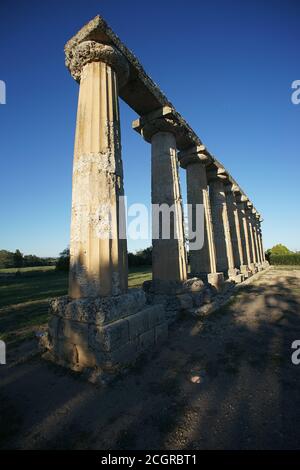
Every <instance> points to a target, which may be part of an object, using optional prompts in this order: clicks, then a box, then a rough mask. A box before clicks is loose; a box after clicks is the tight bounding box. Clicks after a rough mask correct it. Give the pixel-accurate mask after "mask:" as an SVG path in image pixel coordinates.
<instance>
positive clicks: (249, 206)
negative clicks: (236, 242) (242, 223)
mask: <svg viewBox="0 0 300 470" xmlns="http://www.w3.org/2000/svg"><path fill="white" fill-rule="evenodd" d="M252 207H253V206H252V203H251V202H250V201H249V200H248V201H247V202H246V204H245V214H246V220H247V227H248V234H249V235H248V238H249V248H250V260H251V262H250V265H249V267H250V269H251V271H252V273H256V272H257V271H258V269H257V257H256V249H255V240H254V232H253V225H252Z"/></svg>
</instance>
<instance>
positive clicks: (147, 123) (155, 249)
mask: <svg viewBox="0 0 300 470" xmlns="http://www.w3.org/2000/svg"><path fill="white" fill-rule="evenodd" d="M133 127H134V129H135V130H137V131H138V132H140V133H141V134H142V136H143V137H144V139H145V140H146V141H147V142H150V143H151V200H152V237H153V240H152V274H153V280H154V281H156V280H158V281H184V280H186V279H187V266H186V253H185V240H184V229H183V210H182V199H181V191H180V184H179V175H178V161H177V153H176V135H177V133H178V132H180V128H178V124H177V122H176V120H175V119H174V118H173V116H172V112H171V111H170V108H168V107H165V108H162V109H160V110H158V111H155V112H153V113H150V114H148V115H147V116H143V117H141V118H140V119H138V120H137V121H135V122H134V123H133ZM179 127H180V126H179ZM159 212H161V216H160V217H159ZM164 231H166V233H165V234H164ZM168 232H169V235H168Z"/></svg>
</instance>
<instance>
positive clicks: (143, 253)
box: [128, 247, 152, 268]
mask: <svg viewBox="0 0 300 470" xmlns="http://www.w3.org/2000/svg"><path fill="white" fill-rule="evenodd" d="M151 265H152V247H149V248H146V249H145V250H140V251H137V252H136V253H128V266H129V267H130V268H131V267H136V266H151Z"/></svg>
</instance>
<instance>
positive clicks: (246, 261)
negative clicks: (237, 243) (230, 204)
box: [237, 202, 251, 266]
mask: <svg viewBox="0 0 300 470" xmlns="http://www.w3.org/2000/svg"><path fill="white" fill-rule="evenodd" d="M237 216H238V219H239V225H240V234H241V244H242V252H243V255H242V256H243V265H247V266H250V263H251V255H250V246H249V231H248V227H247V217H246V214H245V205H244V203H243V202H237Z"/></svg>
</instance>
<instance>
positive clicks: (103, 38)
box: [43, 16, 267, 380]
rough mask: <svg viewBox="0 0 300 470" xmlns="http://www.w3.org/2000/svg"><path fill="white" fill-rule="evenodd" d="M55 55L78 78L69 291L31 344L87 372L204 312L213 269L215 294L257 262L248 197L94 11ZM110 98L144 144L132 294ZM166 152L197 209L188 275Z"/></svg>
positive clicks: (174, 176)
mask: <svg viewBox="0 0 300 470" xmlns="http://www.w3.org/2000/svg"><path fill="white" fill-rule="evenodd" d="M65 53H66V65H67V67H68V68H69V70H70V72H71V75H72V76H73V78H74V79H75V80H76V81H77V82H78V83H79V84H80V91H79V100H78V112H77V124H76V137H75V150H74V164H73V194H72V224H71V243H70V252H71V269H70V283H69V296H64V297H61V298H59V299H55V300H54V301H52V302H51V305H50V313H51V319H50V322H49V332H48V335H45V337H43V338H44V339H43V343H44V344H47V349H48V352H47V354H46V355H47V356H48V358H49V359H51V360H54V361H56V362H57V363H59V364H62V365H64V366H67V367H70V368H72V369H74V370H81V371H85V372H86V373H88V374H89V377H90V379H91V380H97V377H98V376H99V374H100V375H101V374H102V373H104V372H105V371H107V370H109V371H115V370H116V368H119V367H122V366H127V365H128V364H130V363H131V362H134V360H135V359H136V358H137V357H138V355H139V354H140V353H141V352H143V351H145V350H147V349H149V348H151V347H153V346H154V345H156V344H158V343H160V342H161V341H163V340H164V339H165V338H166V337H167V334H168V324H169V323H171V322H172V321H173V320H174V319H175V318H176V316H177V314H178V313H183V312H185V313H186V312H188V313H192V314H195V311H198V314H201V315H202V314H206V313H207V312H208V311H210V307H209V305H208V304H210V303H211V299H212V297H213V296H214V295H215V294H216V289H215V288H214V289H212V288H211V286H210V285H209V284H211V285H213V286H214V287H216V288H217V290H218V289H219V288H220V285H221V284H223V282H224V276H223V273H226V275H228V277H229V281H227V280H226V282H225V283H224V285H223V288H224V290H223V291H222V294H221V295H220V296H219V297H220V298H221V297H222V296H223V293H224V292H225V291H226V292H227V293H228V292H229V291H230V289H233V288H234V287H233V282H231V280H234V281H235V282H239V281H241V280H242V279H243V278H244V277H245V276H246V274H247V272H248V266H249V267H250V268H251V269H252V272H255V271H256V270H257V269H260V267H261V266H264V267H266V266H267V263H266V261H265V257H264V252H263V245H262V238H261V229H260V223H259V222H260V218H259V216H258V214H257V212H256V210H255V208H254V207H253V205H252V203H250V201H248V198H247V197H246V196H245V194H244V192H243V191H242V190H241V188H239V187H238V186H237V184H236V182H235V181H234V179H233V178H232V177H231V176H230V175H229V174H228V173H227V172H226V171H225V170H224V168H223V167H222V165H221V164H220V163H219V162H218V161H217V160H216V159H215V158H214V157H213V156H211V155H210V154H209V152H208V151H207V149H205V147H204V146H203V144H202V142H201V140H200V139H199V137H198V136H197V135H196V134H195V132H194V131H193V130H192V129H191V127H190V126H189V125H188V124H187V122H186V121H185V120H184V119H183V118H182V116H181V115H180V114H179V113H178V112H177V111H176V110H175V109H174V107H173V106H172V104H171V103H170V102H169V101H168V99H167V97H166V96H165V95H163V93H162V92H161V91H160V89H159V88H158V86H157V85H156V84H155V83H154V82H153V81H152V80H151V79H150V78H149V77H148V75H147V74H146V72H145V71H144V69H143V68H142V66H141V64H140V63H139V61H138V60H137V58H136V57H135V56H134V55H133V54H132V53H131V52H130V51H129V50H128V49H127V48H126V46H125V45H124V44H123V43H122V42H121V41H120V39H119V38H118V37H117V36H116V35H115V33H114V32H113V31H112V30H111V29H110V28H109V26H108V25H107V24H106V23H105V21H104V20H103V19H102V18H101V17H99V16H97V17H95V18H94V19H93V20H92V21H90V22H89V23H88V24H87V25H86V26H84V27H83V28H82V29H81V30H80V31H79V32H78V33H77V34H76V35H75V36H74V37H73V38H72V39H71V40H70V41H69V42H68V43H67V44H66V47H65ZM119 96H120V97H121V98H122V99H123V100H124V101H125V102H126V103H127V104H128V105H129V106H130V107H131V108H132V109H134V110H135V111H136V112H137V113H138V114H139V115H140V116H141V117H140V119H138V120H136V121H135V122H134V123H133V128H134V129H135V130H136V131H137V132H139V133H140V134H141V135H142V136H143V137H144V138H145V140H146V141H147V142H151V154H152V203H153V205H154V213H153V217H152V219H153V227H152V229H153V280H152V281H149V282H147V283H145V286H144V291H142V290H131V291H129V292H128V291H127V243H126V234H125V214H124V204H123V195H124V189H123V169H122V159H121V142H120V118H119V102H118V99H119ZM177 150H179V151H180V152H179V158H180V162H181V164H182V166H183V167H184V168H186V169H187V186H188V202H189V203H190V204H191V205H192V207H193V209H195V207H196V206H197V205H198V204H202V205H203V206H204V212H205V217H204V222H205V227H204V246H203V248H202V249H199V248H197V249H195V251H194V250H191V252H190V257H191V272H192V275H197V276H198V277H193V278H191V279H187V260H186V253H185V240H184V228H183V227H184V226H183V210H182V199H181V191H180V184H179V177H178V161H177V155H176V152H177ZM208 169H209V170H208ZM207 170H208V174H209V176H210V178H209V181H210V188H209V190H208V187H207ZM224 183H226V188H225V187H224ZM158 208H159V211H158V210H157V209H158ZM166 208H167V211H165V212H164V215H163V217H166V214H167V220H166V219H163V221H164V222H165V223H164V224H162V223H161V222H159V224H157V218H156V216H157V215H158V212H160V211H161V210H164V209H166ZM170 209H171V212H170ZM193 212H194V211H193ZM192 215H193V217H192V219H193V218H194V214H192ZM166 226H167V227H166ZM166 228H167V233H165V232H164V230H165V229H166ZM239 270H240V271H241V272H242V274H239ZM217 271H219V272H217ZM199 277H204V278H205V280H207V281H208V283H204V282H203V280H202V279H200V278H199ZM224 286H225V287H224ZM226 289H227V290H226ZM217 297H218V296H217ZM212 303H215V306H216V304H218V302H216V301H213V302H212ZM201 309H202V310H201ZM200 310H201V312H202V313H201V312H200Z"/></svg>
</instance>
